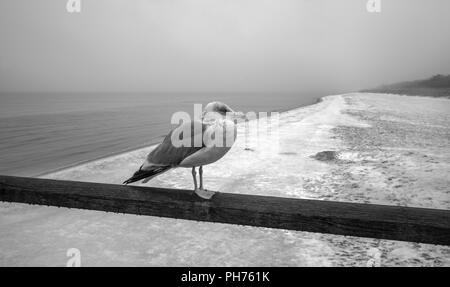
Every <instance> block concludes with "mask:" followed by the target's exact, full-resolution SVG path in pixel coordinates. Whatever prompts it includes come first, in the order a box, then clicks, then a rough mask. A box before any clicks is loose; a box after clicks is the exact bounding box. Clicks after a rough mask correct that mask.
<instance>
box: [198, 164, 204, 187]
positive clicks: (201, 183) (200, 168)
mask: <svg viewBox="0 0 450 287" xmlns="http://www.w3.org/2000/svg"><path fill="white" fill-rule="evenodd" d="M198 173H199V175H200V189H203V166H202V165H201V166H200V167H199V168H198Z"/></svg>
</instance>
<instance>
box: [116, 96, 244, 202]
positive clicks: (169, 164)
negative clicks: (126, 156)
mask: <svg viewBox="0 0 450 287" xmlns="http://www.w3.org/2000/svg"><path fill="white" fill-rule="evenodd" d="M245 118H246V117H245V115H244V114H243V113H241V112H235V111H234V110H232V109H231V108H230V107H229V106H228V105H226V104H224V103H222V102H212V103H209V104H207V105H206V107H205V109H204V111H203V114H202V117H201V120H193V121H189V122H184V123H182V124H181V125H179V126H178V127H176V128H175V129H173V130H171V131H170V133H169V134H168V135H167V136H166V137H165V138H164V140H163V142H162V143H160V144H159V145H158V146H157V147H156V148H155V149H153V150H152V151H151V152H150V153H149V154H148V155H147V158H146V159H145V161H144V163H143V164H142V165H141V167H140V168H139V169H138V170H137V171H136V172H135V173H134V174H133V176H132V177H130V178H129V179H127V180H126V181H124V184H129V183H133V182H136V181H139V180H142V182H143V183H146V182H148V181H149V180H150V179H152V178H154V177H155V176H157V175H160V174H162V173H164V172H166V171H168V170H170V169H173V168H177V167H184V168H192V178H193V180H194V193H195V194H197V195H198V196H199V197H201V198H203V199H211V198H212V197H213V196H214V194H215V192H213V191H210V190H207V189H204V188H203V166H204V165H208V164H211V163H213V162H216V161H218V160H219V159H221V158H222V157H223V156H224V155H225V154H226V153H227V152H228V151H229V150H230V149H231V147H232V145H233V144H234V142H235V140H236V136H237V127H236V121H237V120H238V119H245ZM180 142H182V144H181V145H180ZM197 167H198V171H199V181H200V184H199V185H197V172H196V170H195V169H196V168H197Z"/></svg>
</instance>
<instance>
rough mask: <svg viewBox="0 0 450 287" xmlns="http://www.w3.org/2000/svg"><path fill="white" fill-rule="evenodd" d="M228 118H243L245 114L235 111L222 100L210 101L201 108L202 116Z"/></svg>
mask: <svg viewBox="0 0 450 287" xmlns="http://www.w3.org/2000/svg"><path fill="white" fill-rule="evenodd" d="M217 117H219V118H225V117H227V118H229V119H231V120H236V119H245V118H246V117H245V115H244V113H242V112H235V111H234V110H233V109H232V108H230V107H229V106H228V105H227V104H224V103H222V102H211V103H209V104H207V105H206V106H205V109H204V110H203V118H204V119H205V118H217Z"/></svg>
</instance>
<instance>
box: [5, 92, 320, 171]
mask: <svg viewBox="0 0 450 287" xmlns="http://www.w3.org/2000/svg"><path fill="white" fill-rule="evenodd" d="M325 95H326V93H325V92H310V93H305V92H302V93H294V92H280V93H213V92H211V93H205V92H202V93H2V94H0V174H1V175H15V176H39V175H42V174H45V173H49V172H53V171H57V170H60V169H64V168H67V167H72V166H76V165H79V164H83V163H86V162H89V161H93V160H97V159H100V158H104V157H108V156H111V155H114V154H120V153H124V152H127V151H131V150H135V149H138V148H142V147H145V146H150V145H153V144H156V143H158V142H160V141H161V140H162V139H163V137H164V136H165V135H166V134H167V133H168V132H169V131H170V129H171V128H173V125H172V124H171V117H172V115H173V113H175V112H178V111H184V112H187V113H189V114H191V115H192V114H193V110H194V104H203V106H204V105H206V104H207V103H208V102H211V101H222V102H224V103H226V104H228V105H229V106H230V107H232V108H233V109H234V110H236V111H242V112H249V111H254V112H273V111H278V112H282V111H286V110H290V109H293V108H297V107H301V106H306V105H310V104H313V103H315V102H317V100H318V99H319V98H320V97H322V96H325Z"/></svg>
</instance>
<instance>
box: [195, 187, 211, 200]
mask: <svg viewBox="0 0 450 287" xmlns="http://www.w3.org/2000/svg"><path fill="white" fill-rule="evenodd" d="M194 193H195V194H197V195H198V196H200V197H201V198H203V199H211V198H212V197H213V196H214V194H216V192H215V191H211V190H207V189H200V188H197V189H195V190H194Z"/></svg>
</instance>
